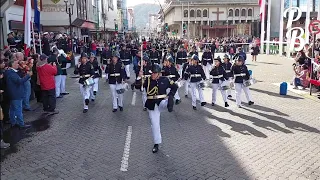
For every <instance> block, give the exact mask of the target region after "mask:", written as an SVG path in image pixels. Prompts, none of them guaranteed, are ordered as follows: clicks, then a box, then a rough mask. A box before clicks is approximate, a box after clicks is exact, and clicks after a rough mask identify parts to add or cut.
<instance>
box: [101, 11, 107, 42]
mask: <svg viewBox="0 0 320 180" xmlns="http://www.w3.org/2000/svg"><path fill="white" fill-rule="evenodd" d="M102 19H103V32H104V35H103V36H104V38H106V37H105V35H106V20H107V15H106V13H102Z"/></svg>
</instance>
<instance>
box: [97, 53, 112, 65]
mask: <svg viewBox="0 0 320 180" xmlns="http://www.w3.org/2000/svg"><path fill="white" fill-rule="evenodd" d="M107 59H109V60H110V62H111V60H112V51H111V50H109V51H106V50H103V51H102V53H101V61H100V62H101V63H102V64H103V65H108V64H107V62H108V61H107Z"/></svg>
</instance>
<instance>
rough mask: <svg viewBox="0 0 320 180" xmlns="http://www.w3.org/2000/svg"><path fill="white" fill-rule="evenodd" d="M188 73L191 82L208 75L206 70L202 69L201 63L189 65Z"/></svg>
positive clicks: (198, 80) (203, 78)
mask: <svg viewBox="0 0 320 180" xmlns="http://www.w3.org/2000/svg"><path fill="white" fill-rule="evenodd" d="M186 71H187V73H188V76H189V77H190V82H192V83H195V82H200V81H201V80H205V79H206V75H205V74H204V71H203V69H202V66H201V65H196V66H194V65H192V66H190V67H188V69H187V70H186Z"/></svg>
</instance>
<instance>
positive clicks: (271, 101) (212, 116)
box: [1, 54, 320, 180]
mask: <svg viewBox="0 0 320 180" xmlns="http://www.w3.org/2000/svg"><path fill="white" fill-rule="evenodd" d="M220 55H222V54H220ZM248 59H249V60H247V61H248V62H247V64H249V65H248V68H249V69H250V70H252V71H253V77H255V78H256V79H257V80H258V83H257V84H254V85H253V86H251V93H252V96H253V100H254V102H255V104H254V105H252V106H247V105H246V104H247V103H246V102H247V101H246V99H245V96H244V94H243V95H242V96H243V100H244V102H245V103H244V107H243V108H238V107H237V106H236V103H235V100H234V97H235V94H234V91H232V95H233V98H232V99H231V100H230V101H229V104H230V107H229V108H224V106H223V105H224V103H223V101H222V97H221V95H220V92H218V94H217V95H218V96H217V99H218V101H217V103H216V106H211V92H212V90H211V89H209V88H206V89H205V99H206V101H207V103H208V104H207V105H206V106H205V107H201V106H200V104H199V105H198V110H197V111H194V110H193V109H192V105H191V98H184V94H183V90H182V89H180V96H181V97H182V103H181V104H179V105H177V106H174V111H173V112H172V113H169V112H164V113H162V114H161V131H162V138H163V144H161V145H160V151H159V152H158V153H157V154H153V153H152V152H151V149H152V146H153V141H152V134H151V128H150V121H149V117H148V113H147V112H145V111H143V109H142V100H141V93H140V92H137V93H136V102H135V103H134V102H132V98H133V97H134V96H133V92H132V91H131V90H129V91H127V92H126V93H125V100H124V111H123V112H119V111H118V112H116V113H112V98H111V94H110V91H109V85H108V84H107V83H106V82H105V80H104V79H103V80H100V87H99V88H100V90H99V92H98V95H97V99H96V101H95V102H90V105H89V112H88V113H86V114H83V113H82V105H83V104H82V97H81V95H80V92H79V85H78V83H77V79H75V78H68V79H67V90H68V91H69V92H70V95H67V96H65V97H64V98H62V99H58V100H57V110H59V111H60V113H59V114H57V115H54V116H52V117H48V118H44V117H42V115H41V114H42V107H41V104H34V108H36V110H35V111H34V112H26V113H25V121H26V122H28V123H29V124H31V125H32V128H31V129H29V130H26V131H20V130H10V129H8V130H7V131H6V132H5V135H4V136H5V137H4V140H5V141H6V142H10V143H11V147H10V148H9V149H7V150H1V179H3V180H11V179H18V180H24V179H27V180H37V179H75V180H82V179H94V180H99V179H101V180H102V179H104V180H105V179H108V180H109V179H110V180H113V179H141V180H143V179H170V180H177V179H181V180H185V179H201V180H202V179H230V180H240V179H248V180H253V179H259V180H268V179H270V180H275V179H281V180H282V179H290V180H291V179H292V180H294V179H298V180H303V179H310V180H317V179H320V113H319V112H320V100H319V99H317V98H316V97H315V96H309V95H308V93H302V94H299V93H298V94H297V93H295V92H293V91H288V95H287V96H280V95H279V87H278V86H277V85H276V84H280V83H281V82H284V81H286V82H290V81H291V80H292V78H293V70H292V63H293V61H292V60H288V59H286V58H282V57H278V56H271V55H270V56H267V55H259V56H258V62H256V63H252V62H251V57H249V56H248ZM72 70H73V69H72ZM72 70H71V69H70V71H69V73H70V74H69V76H70V77H71V76H72V75H73V74H71V72H72ZM131 81H133V78H132V77H131ZM296 91H297V90H296ZM298 91H299V90H298ZM189 97H190V96H189ZM132 104H134V105H132ZM126 139H129V142H130V143H129V144H126ZM124 149H126V153H124ZM124 157H125V158H126V159H127V160H128V161H127V162H125V163H124V162H123V159H124ZM123 163H124V164H123ZM121 164H122V165H121ZM122 166H125V168H124V167H122Z"/></svg>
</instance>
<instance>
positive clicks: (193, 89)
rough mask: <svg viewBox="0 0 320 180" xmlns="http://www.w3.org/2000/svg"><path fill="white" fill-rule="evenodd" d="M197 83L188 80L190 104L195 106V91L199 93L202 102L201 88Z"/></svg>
mask: <svg viewBox="0 0 320 180" xmlns="http://www.w3.org/2000/svg"><path fill="white" fill-rule="evenodd" d="M197 84H198V83H194V82H190V86H191V93H192V94H191V95H192V96H191V97H192V106H195V107H196V106H197V91H198V93H199V99H200V102H204V97H203V90H202V88H199V87H198V86H197Z"/></svg>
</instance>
